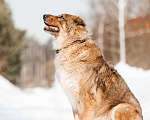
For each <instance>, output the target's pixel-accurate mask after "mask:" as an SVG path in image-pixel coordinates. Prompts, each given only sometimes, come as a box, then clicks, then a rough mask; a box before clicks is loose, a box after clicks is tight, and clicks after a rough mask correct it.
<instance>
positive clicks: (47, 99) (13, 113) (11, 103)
mask: <svg viewBox="0 0 150 120" xmlns="http://www.w3.org/2000/svg"><path fill="white" fill-rule="evenodd" d="M115 68H116V69H117V70H118V72H119V73H120V74H121V75H122V76H123V78H124V79H125V80H126V82H127V84H128V85H129V87H130V89H131V90H132V92H133V93H134V94H135V96H136V97H137V98H138V100H139V101H140V104H141V106H142V109H143V116H144V120H150V70H148V71H144V70H143V69H141V68H135V67H130V66H129V65H127V64H123V63H119V64H117V65H116V66H115ZM60 119H61V120H73V114H72V111H71V106H70V104H69V102H68V99H67V98H66V96H65V93H64V91H63V90H62V89H61V87H60V86H59V84H58V83H57V82H56V83H55V84H54V87H52V88H33V89H26V90H24V91H22V90H21V89H19V88H17V87H16V86H14V85H12V84H11V83H10V82H9V81H8V80H6V79H5V78H4V77H2V76H1V75H0V120H60Z"/></svg>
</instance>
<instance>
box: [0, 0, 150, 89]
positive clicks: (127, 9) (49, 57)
mask: <svg viewBox="0 0 150 120" xmlns="http://www.w3.org/2000/svg"><path fill="white" fill-rule="evenodd" d="M87 4H88V5H89V10H88V11H89V14H88V15H83V16H81V17H82V18H83V19H86V20H87V27H88V29H89V30H90V32H91V34H92V35H91V37H92V39H93V40H95V42H96V44H97V45H98V46H99V47H100V48H101V50H102V51H103V54H104V57H105V59H106V60H107V61H110V63H111V64H113V65H115V64H117V63H118V62H119V61H121V62H126V63H127V64H129V65H131V66H135V67H141V68H143V69H145V70H148V69H150V0H87ZM41 19H42V17H41ZM41 29H43V28H41ZM45 34H46V33H45ZM53 39H54V38H50V39H49V41H48V42H47V43H46V44H44V45H41V44H40V43H38V42H37V41H38V40H36V38H34V37H27V36H26V31H22V30H19V29H17V28H16V27H15V25H14V21H13V19H12V15H11V10H10V9H9V6H8V5H7V4H6V2H5V1H4V0H0V74H1V75H3V76H4V77H6V78H7V79H9V80H10V81H11V82H12V83H14V84H15V85H17V86H19V87H21V88H26V87H35V86H42V87H45V86H51V85H52V84H53V82H54V72H55V70H54V64H53V59H54V56H55V53H54V52H53V50H52V41H53Z"/></svg>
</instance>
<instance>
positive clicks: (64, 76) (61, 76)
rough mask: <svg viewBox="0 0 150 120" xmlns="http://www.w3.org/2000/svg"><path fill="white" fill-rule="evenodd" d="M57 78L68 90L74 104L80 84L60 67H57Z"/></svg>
mask: <svg viewBox="0 0 150 120" xmlns="http://www.w3.org/2000/svg"><path fill="white" fill-rule="evenodd" d="M56 78H57V80H58V81H59V83H60V85H61V86H62V88H63V89H64V91H65V92H66V95H67V96H68V98H69V100H70V102H71V104H72V105H74V104H75V102H76V101H77V99H78V96H79V86H78V83H77V81H76V80H74V79H73V78H72V77H71V76H70V75H69V74H68V73H67V72H66V71H64V70H63V69H59V68H58V69H56Z"/></svg>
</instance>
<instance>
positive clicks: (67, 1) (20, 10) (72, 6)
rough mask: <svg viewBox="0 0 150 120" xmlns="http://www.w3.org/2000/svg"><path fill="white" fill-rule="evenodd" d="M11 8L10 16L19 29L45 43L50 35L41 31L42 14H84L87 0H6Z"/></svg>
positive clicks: (42, 25) (42, 26) (42, 24)
mask: <svg viewBox="0 0 150 120" xmlns="http://www.w3.org/2000/svg"><path fill="white" fill-rule="evenodd" d="M6 2H7V3H8V5H9V7H10V9H11V10H12V17H13V20H14V22H15V25H16V27H17V28H19V29H23V30H26V31H27V35H28V36H34V37H35V38H36V39H37V40H39V41H40V42H41V43H45V42H46V41H47V40H48V39H49V38H50V37H51V35H49V34H47V33H46V32H44V31H43V28H44V23H43V14H53V15H59V14H62V13H69V14H74V15H78V16H79V15H80V16H82V15H84V14H85V13H87V11H88V10H87V8H88V5H87V4H88V0H6Z"/></svg>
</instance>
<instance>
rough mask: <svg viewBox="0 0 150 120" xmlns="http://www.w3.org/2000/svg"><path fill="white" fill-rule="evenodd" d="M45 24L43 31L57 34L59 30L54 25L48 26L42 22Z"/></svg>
mask: <svg viewBox="0 0 150 120" xmlns="http://www.w3.org/2000/svg"><path fill="white" fill-rule="evenodd" d="M44 23H45V24H46V26H45V27H44V30H45V31H51V32H58V31H59V28H58V27H57V26H54V25H49V24H47V23H46V22H44Z"/></svg>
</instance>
